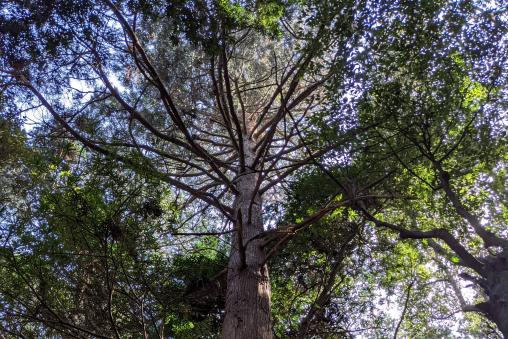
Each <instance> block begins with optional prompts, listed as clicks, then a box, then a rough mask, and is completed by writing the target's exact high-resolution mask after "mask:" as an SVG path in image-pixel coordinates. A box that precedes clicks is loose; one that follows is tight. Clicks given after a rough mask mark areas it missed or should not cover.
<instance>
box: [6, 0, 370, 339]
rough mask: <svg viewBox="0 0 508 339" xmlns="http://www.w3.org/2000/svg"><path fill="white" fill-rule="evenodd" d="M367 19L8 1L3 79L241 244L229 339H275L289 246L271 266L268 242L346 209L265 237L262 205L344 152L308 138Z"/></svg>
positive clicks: (230, 283) (192, 6)
mask: <svg viewBox="0 0 508 339" xmlns="http://www.w3.org/2000/svg"><path fill="white" fill-rule="evenodd" d="M363 6H364V4H362V3H359V4H356V3H353V2H338V3H336V4H333V5H328V4H318V5H316V6H310V7H307V8H306V9H305V12H303V11H302V9H301V8H296V9H295V10H296V11H298V15H300V16H303V17H305V18H306V20H307V21H309V20H314V21H315V22H320V23H319V24H316V25H313V26H305V25H304V22H302V21H293V20H287V18H282V17H283V15H284V14H285V13H286V12H285V11H286V10H287V8H286V7H285V5H284V3H280V2H276V1H266V2H257V3H250V2H245V3H243V4H238V3H235V2H229V1H217V2H215V1H212V2H209V1H188V2H187V1H182V2H172V1H171V2H167V3H166V2H164V1H160V2H153V3H147V2H144V1H139V2H136V1H129V2H121V1H120V2H113V1H109V0H105V1H97V2H89V1H84V2H80V3H75V2H69V1H52V2H50V3H46V2H35V3H25V2H17V1H9V2H8V3H7V6H6V9H5V10H4V11H3V12H2V20H3V24H2V25H3V26H2V30H3V31H4V32H5V33H6V34H5V35H4V37H3V42H4V43H3V47H2V54H3V57H2V66H1V68H2V72H3V74H4V79H5V83H6V85H8V86H9V88H11V89H12V90H13V91H16V92H19V93H25V94H29V97H28V99H26V100H27V101H25V103H27V102H29V101H32V100H33V101H34V102H37V103H39V104H40V105H42V107H44V109H45V111H47V112H49V114H50V115H51V120H50V121H49V124H52V125H53V126H54V127H55V128H56V129H60V130H61V131H62V132H61V133H62V134H61V135H62V136H63V137H65V138H70V139H72V140H75V141H77V142H79V143H81V144H82V145H84V146H85V147H86V148H88V149H89V150H91V151H94V152H97V153H99V154H101V155H102V156H104V157H106V158H108V159H113V160H115V161H117V162H118V163H120V164H122V165H124V166H125V167H126V168H129V169H131V170H134V171H136V172H137V173H139V174H143V175H146V176H150V177H157V178H158V179H159V180H160V181H161V182H165V183H167V184H168V185H170V186H171V187H173V188H174V189H175V190H177V191H181V192H183V193H184V194H186V195H187V196H188V200H187V204H188V205H189V206H192V208H194V209H195V210H197V211H198V210H200V209H201V210H203V211H206V210H209V208H210V207H213V208H214V209H215V212H213V213H217V214H218V215H219V216H220V217H221V218H223V219H225V220H226V221H227V222H228V223H229V225H230V226H229V227H228V228H226V229H224V230H223V231H222V233H223V234H224V233H230V234H231V237H230V238H231V252H230V255H229V264H228V267H227V276H228V279H227V295H226V306H225V318H224V321H223V330H222V336H223V337H225V338H247V337H256V338H271V337H272V323H271V311H270V295H271V292H270V281H269V277H268V268H267V260H268V258H269V257H270V255H271V253H273V251H275V250H276V249H277V248H278V246H275V247H274V248H273V250H271V251H270V252H268V253H267V252H266V251H265V248H264V246H265V243H266V242H267V240H266V239H264V238H266V236H267V235H268V236H269V237H271V238H270V240H272V241H273V240H276V239H275V238H279V237H280V234H281V233H282V234H284V236H283V237H282V239H281V241H280V243H281V244H282V243H283V242H284V241H285V240H287V235H288V234H290V233H291V232H294V231H295V230H297V229H298V228H299V227H301V226H304V225H307V224H309V223H311V222H313V221H315V220H318V219H319V218H321V217H322V216H324V215H325V214H326V213H327V212H329V211H331V210H333V208H334V206H335V205H333V206H332V205H329V206H327V207H325V209H324V210H322V211H319V212H317V213H316V214H315V215H313V216H311V217H310V218H309V219H307V220H305V221H303V222H302V223H301V224H300V225H294V226H292V227H290V228H287V229H286V230H282V231H280V232H279V231H271V232H268V233H265V230H266V225H265V224H264V221H263V201H264V200H266V199H267V198H268V197H271V196H273V194H277V191H278V190H279V187H280V184H281V183H282V182H283V181H284V179H285V178H287V177H288V176H290V175H291V174H292V173H294V172H295V171H296V170H298V169H299V168H301V167H302V166H305V165H307V164H309V163H312V161H313V159H315V158H316V157H320V156H322V155H323V154H326V153H327V152H329V151H330V150H331V149H332V148H333V146H332V145H326V146H323V145H322V143H320V140H319V139H314V140H307V141H306V142H303V137H304V136H305V135H306V134H307V130H308V129H309V128H310V124H309V121H310V120H309V119H310V118H311V117H312V116H313V115H314V114H315V113H316V112H318V111H319V110H320V109H321V106H322V104H323V100H324V99H325V96H324V85H325V84H326V83H327V81H329V80H330V79H331V78H333V77H334V76H335V75H336V74H337V73H338V71H340V70H341V69H342V68H343V67H341V66H342V65H343V64H346V63H347V58H348V56H349V55H350V54H351V53H352V51H353V50H354V47H355V46H356V43H357V41H358V38H359V32H360V31H361V29H360V27H361V23H360V21H361V20H362V19H363V18H362V16H361V15H362V14H363V12H362V8H363ZM288 10H289V9H288ZM280 19H284V20H283V24H282V25H279V24H278V22H279V20H280ZM330 32H333V34H330ZM270 35H271V36H272V37H270ZM274 37H276V39H274ZM191 203H192V204H191ZM216 232H217V231H216ZM219 233H221V232H219Z"/></svg>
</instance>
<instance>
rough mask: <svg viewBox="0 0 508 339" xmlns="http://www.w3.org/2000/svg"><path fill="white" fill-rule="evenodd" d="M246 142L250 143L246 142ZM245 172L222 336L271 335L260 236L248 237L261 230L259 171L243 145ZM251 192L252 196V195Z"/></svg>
mask: <svg viewBox="0 0 508 339" xmlns="http://www.w3.org/2000/svg"><path fill="white" fill-rule="evenodd" d="M246 146H250V145H249V144H247V145H246ZM245 160H246V165H247V170H246V172H244V173H242V175H240V176H239V178H238V181H237V182H236V187H237V188H238V191H239V194H238V196H237V198H236V201H235V213H236V225H235V228H236V230H237V232H235V233H233V236H232V246H231V253H230V258H229V264H228V283H227V293H226V315H225V319H224V322H223V325H222V338H224V339H248V338H253V339H254V338H255V339H258V338H259V339H265V338H272V337H273V336H272V321H271V310H270V294H271V292H270V281H269V277H268V268H267V265H266V264H264V261H265V252H264V251H263V249H262V248H261V246H260V245H261V243H260V240H254V241H249V239H251V238H253V237H255V236H256V235H258V234H259V233H261V232H263V216H262V200H261V196H260V195H259V194H255V196H254V192H255V187H256V182H257V179H258V174H257V173H256V171H254V170H252V169H250V168H249V166H250V165H251V164H252V160H253V151H252V149H251V148H250V147H245ZM253 196H254V198H253Z"/></svg>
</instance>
